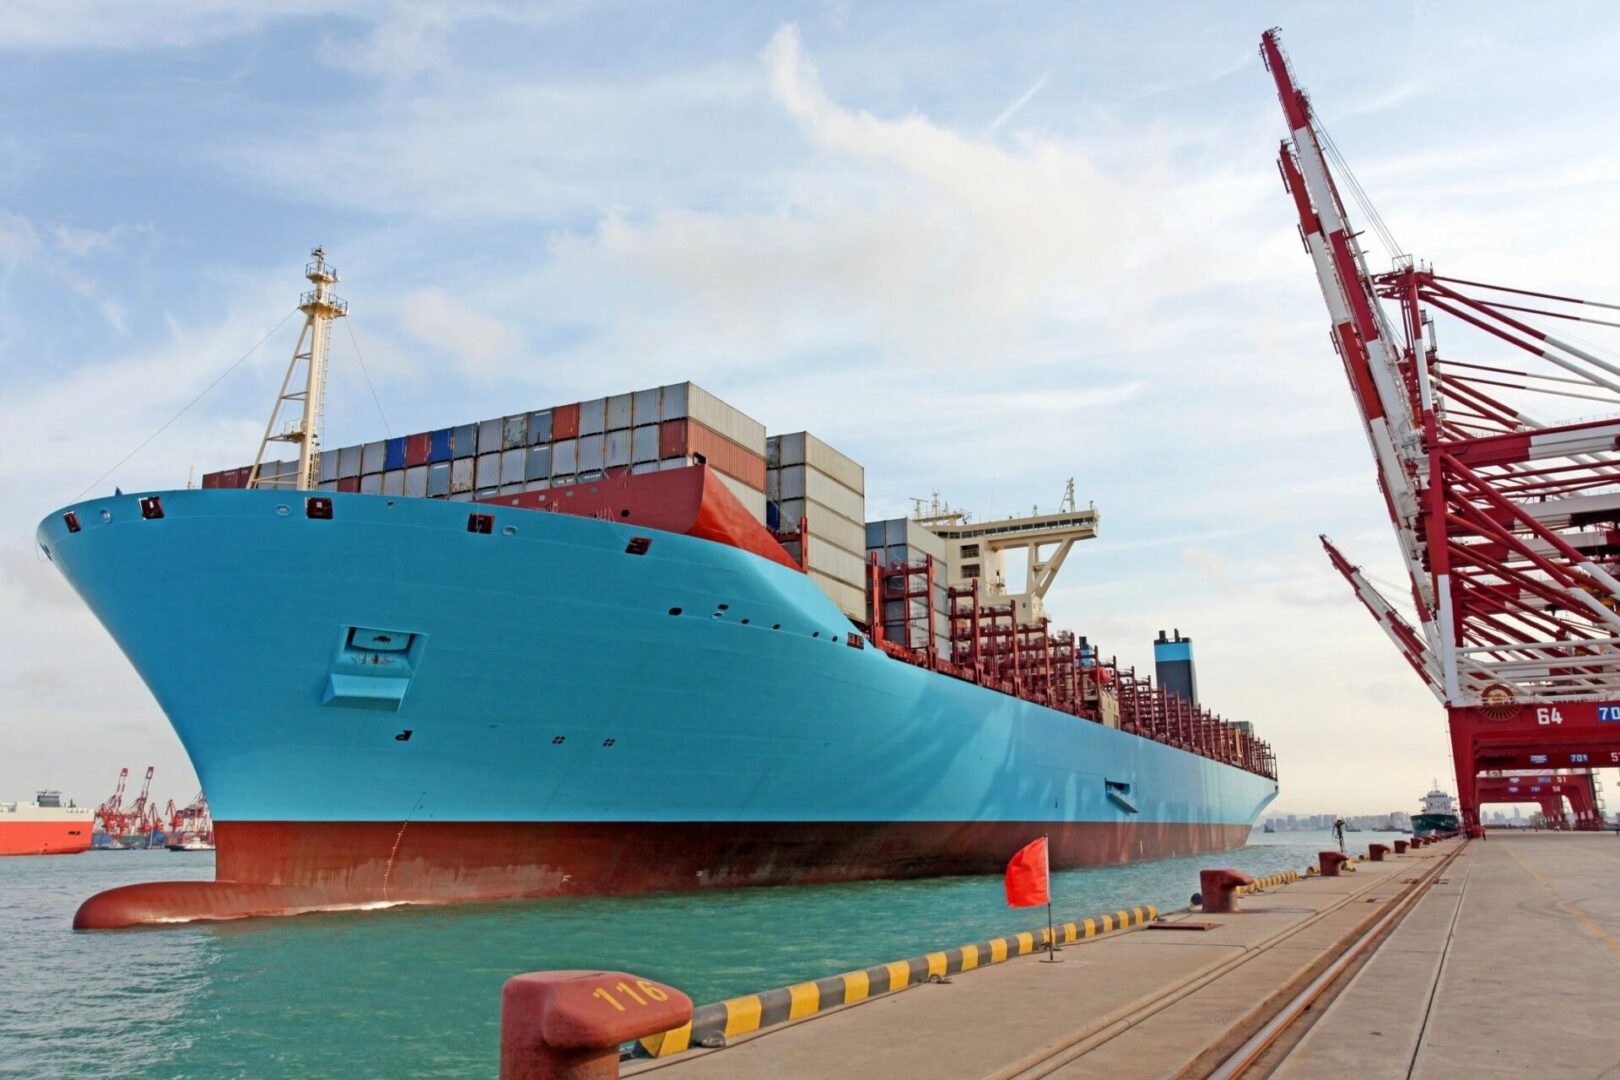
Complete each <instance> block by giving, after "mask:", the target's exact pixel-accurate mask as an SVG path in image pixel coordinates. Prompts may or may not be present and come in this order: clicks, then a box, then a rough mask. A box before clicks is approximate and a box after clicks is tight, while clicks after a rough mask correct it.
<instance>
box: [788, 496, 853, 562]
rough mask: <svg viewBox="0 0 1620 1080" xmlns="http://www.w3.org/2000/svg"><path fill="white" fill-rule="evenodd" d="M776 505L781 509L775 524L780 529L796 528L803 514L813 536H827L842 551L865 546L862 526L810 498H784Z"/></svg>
mask: <svg viewBox="0 0 1620 1080" xmlns="http://www.w3.org/2000/svg"><path fill="white" fill-rule="evenodd" d="M777 507H778V508H779V510H780V513H781V520H780V522H779V524H778V525H777V528H778V529H779V530H780V531H782V532H793V531H795V530H797V529H798V527H799V519H800V518H804V519H806V520H808V521H809V522H810V535H811V537H812V538H816V539H823V540H830V541H832V542H833V543H834V544H837V545H838V546H839V547H841V548H843V549H844V550H845V551H865V550H866V527H865V526H863V525H857V524H856V523H855V522H853V521H851V520H849V519H848V518H846V517H845V516H844V515H842V514H840V513H838V512H836V511H834V510H832V509H831V508H829V507H827V506H823V505H822V504H821V503H818V502H816V501H815V500H813V499H784V500H783V501H781V502H779V503H777Z"/></svg>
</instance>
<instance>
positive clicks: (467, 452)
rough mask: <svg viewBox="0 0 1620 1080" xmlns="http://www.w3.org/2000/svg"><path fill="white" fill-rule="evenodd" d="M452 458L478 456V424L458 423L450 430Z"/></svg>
mask: <svg viewBox="0 0 1620 1080" xmlns="http://www.w3.org/2000/svg"><path fill="white" fill-rule="evenodd" d="M450 456H451V458H470V457H477V456H478V425H477V424H457V425H456V426H455V427H454V428H452V429H451V431H450Z"/></svg>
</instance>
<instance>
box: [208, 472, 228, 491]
mask: <svg viewBox="0 0 1620 1080" xmlns="http://www.w3.org/2000/svg"><path fill="white" fill-rule="evenodd" d="M224 475H225V474H224V473H217V472H209V473H203V485H202V486H203V487H205V488H217V487H220V486H221V484H220V482H219V478H220V477H221V476H224Z"/></svg>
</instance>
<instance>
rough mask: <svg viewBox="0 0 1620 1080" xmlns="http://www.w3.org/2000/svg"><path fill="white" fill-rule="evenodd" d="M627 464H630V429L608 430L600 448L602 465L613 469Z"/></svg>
mask: <svg viewBox="0 0 1620 1080" xmlns="http://www.w3.org/2000/svg"><path fill="white" fill-rule="evenodd" d="M628 464H630V429H629V428H623V429H621V430H619V431H610V432H608V433H607V441H606V442H605V443H604V445H603V448H602V467H603V468H606V469H613V468H617V467H618V466H620V465H628Z"/></svg>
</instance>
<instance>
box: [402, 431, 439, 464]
mask: <svg viewBox="0 0 1620 1080" xmlns="http://www.w3.org/2000/svg"><path fill="white" fill-rule="evenodd" d="M432 445H433V437H432V436H431V435H429V434H428V433H427V432H425V431H424V432H422V434H420V435H407V436H405V464H406V465H407V466H410V465H426V464H427V459H428V451H429V450H431V449H432Z"/></svg>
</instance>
